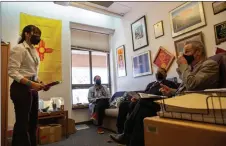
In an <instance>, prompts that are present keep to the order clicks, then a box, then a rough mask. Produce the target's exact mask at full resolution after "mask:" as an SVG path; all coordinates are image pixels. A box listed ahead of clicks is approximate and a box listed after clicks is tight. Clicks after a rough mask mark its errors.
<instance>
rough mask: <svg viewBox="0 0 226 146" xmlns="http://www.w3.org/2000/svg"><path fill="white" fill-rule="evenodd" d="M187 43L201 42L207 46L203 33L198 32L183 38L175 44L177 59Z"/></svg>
mask: <svg viewBox="0 0 226 146" xmlns="http://www.w3.org/2000/svg"><path fill="white" fill-rule="evenodd" d="M187 41H200V42H201V43H202V44H203V45H204V46H205V44H204V40H203V35H202V32H198V33H195V34H193V35H190V36H188V37H185V38H182V39H180V40H177V41H175V42H174V45H175V51H176V55H177V57H178V56H179V55H180V53H183V51H184V45H185V43H186V42H187Z"/></svg>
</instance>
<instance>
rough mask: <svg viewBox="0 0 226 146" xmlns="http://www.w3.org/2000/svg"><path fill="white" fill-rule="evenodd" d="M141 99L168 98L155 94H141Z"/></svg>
mask: <svg viewBox="0 0 226 146" xmlns="http://www.w3.org/2000/svg"><path fill="white" fill-rule="evenodd" d="M139 95H140V97H141V98H167V97H166V96H160V95H154V94H146V93H139Z"/></svg>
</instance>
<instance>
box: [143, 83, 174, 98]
mask: <svg viewBox="0 0 226 146" xmlns="http://www.w3.org/2000/svg"><path fill="white" fill-rule="evenodd" d="M162 84H164V85H166V86H168V87H170V88H173V89H177V88H178V86H177V85H176V84H175V83H174V82H172V81H169V80H163V81H162ZM160 88H161V86H160V84H159V83H156V81H155V82H151V83H149V84H148V85H147V87H146V89H145V91H144V92H145V93H147V94H155V95H162V92H160V91H159V89H160Z"/></svg>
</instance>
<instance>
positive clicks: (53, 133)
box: [38, 119, 76, 145]
mask: <svg viewBox="0 0 226 146" xmlns="http://www.w3.org/2000/svg"><path fill="white" fill-rule="evenodd" d="M64 122H65V120H64V119H60V120H58V124H50V125H47V126H40V127H39V142H38V143H39V144H41V145H42V144H49V143H54V142H58V141H61V140H62V136H65V131H64V129H65V128H64ZM67 132H68V134H74V133H75V132H76V130H75V121H74V120H72V119H68V123H67Z"/></svg>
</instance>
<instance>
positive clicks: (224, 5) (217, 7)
mask: <svg viewBox="0 0 226 146" xmlns="http://www.w3.org/2000/svg"><path fill="white" fill-rule="evenodd" d="M212 6H213V13H214V15H216V14H218V13H220V12H223V11H225V10H226V2H225V1H218V2H213V3H212Z"/></svg>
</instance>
